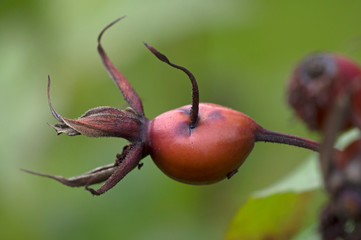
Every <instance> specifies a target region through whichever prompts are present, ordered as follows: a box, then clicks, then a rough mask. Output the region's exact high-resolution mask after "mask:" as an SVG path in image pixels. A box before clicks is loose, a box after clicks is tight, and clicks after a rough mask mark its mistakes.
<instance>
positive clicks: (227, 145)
mask: <svg viewBox="0 0 361 240" xmlns="http://www.w3.org/2000/svg"><path fill="white" fill-rule="evenodd" d="M190 109H191V105H188V106H184V107H180V108H177V109H175V110H171V111H169V112H166V113H163V114H161V115H159V116H158V117H156V118H155V119H154V120H152V122H151V124H150V130H149V139H150V142H149V146H148V148H149V151H150V155H151V156H152V159H153V161H154V162H155V163H156V164H157V166H158V167H159V168H160V169H161V170H162V171H163V172H164V173H165V174H166V175H168V176H169V177H171V178H173V179H175V180H178V181H180V182H185V183H191V184H209V183H214V182H217V181H220V180H222V179H224V178H226V177H227V176H230V175H231V174H232V173H233V172H235V171H237V169H238V168H239V167H240V166H241V165H242V163H243V162H244V160H245V159H246V158H247V156H248V154H249V153H250V152H251V150H252V148H253V146H254V142H255V132H256V131H257V130H258V129H259V128H260V127H259V125H258V124H257V123H256V122H255V121H253V120H252V119H251V118H249V117H248V116H246V115H245V114H243V113H240V112H238V111H235V110H232V109H229V108H226V107H222V106H220V105H216V104H210V103H200V104H199V122H198V124H197V127H196V128H194V129H190V128H189V122H190V118H189V112H190Z"/></svg>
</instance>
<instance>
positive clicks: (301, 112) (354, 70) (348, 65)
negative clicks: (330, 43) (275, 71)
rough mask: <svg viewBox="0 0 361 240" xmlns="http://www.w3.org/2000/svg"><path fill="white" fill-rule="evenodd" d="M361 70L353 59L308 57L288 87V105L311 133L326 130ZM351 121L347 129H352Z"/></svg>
mask: <svg viewBox="0 0 361 240" xmlns="http://www.w3.org/2000/svg"><path fill="white" fill-rule="evenodd" d="M360 76H361V69H360V67H359V66H358V65H357V64H356V63H355V62H353V61H352V60H350V59H348V58H346V57H344V56H340V55H335V54H327V53H325V54H314V55H311V56H308V57H306V58H305V59H304V60H303V61H302V62H301V63H300V64H299V65H298V66H297V67H296V69H295V70H294V72H293V74H292V76H291V80H290V82H289V86H288V102H289V104H290V105H291V106H292V107H293V109H294V110H295V112H296V114H297V116H298V117H300V118H301V119H302V120H303V121H304V122H305V123H306V124H307V126H308V127H309V128H310V129H311V130H323V128H324V127H325V126H324V125H325V119H326V118H327V115H328V114H329V112H330V110H331V109H332V107H333V106H334V103H335V101H336V100H337V98H338V97H339V96H340V94H342V93H343V92H344V91H345V90H346V89H347V88H349V87H350V88H352V87H353V85H354V82H355V81H356V82H357V81H358V82H361V78H360ZM351 125H352V123H351V118H349V119H347V121H346V124H345V126H343V129H346V128H348V127H349V126H351Z"/></svg>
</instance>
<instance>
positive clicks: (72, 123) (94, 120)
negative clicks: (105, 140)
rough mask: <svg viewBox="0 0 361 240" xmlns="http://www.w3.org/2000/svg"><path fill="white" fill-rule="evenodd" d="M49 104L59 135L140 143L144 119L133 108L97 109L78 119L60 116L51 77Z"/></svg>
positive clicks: (54, 126) (53, 126)
mask: <svg viewBox="0 0 361 240" xmlns="http://www.w3.org/2000/svg"><path fill="white" fill-rule="evenodd" d="M47 92H48V103H49V107H50V110H51V113H52V114H53V116H54V118H55V119H56V120H58V121H59V122H60V123H58V124H54V125H51V124H49V125H50V126H51V127H52V128H54V129H55V130H56V133H57V134H58V135H59V134H61V133H65V134H67V135H69V136H76V135H85V136H88V137H121V138H125V139H127V140H129V141H139V140H140V137H141V129H142V125H143V124H142V121H145V120H144V118H143V117H142V116H141V115H139V114H138V113H137V112H135V111H134V110H133V109H132V108H127V109H125V110H120V109H117V108H114V107H96V108H93V109H90V110H88V111H87V112H85V113H84V114H83V115H82V116H80V117H79V118H78V119H69V118H66V117H63V116H61V115H60V114H58V113H57V112H56V111H55V110H54V108H53V106H52V104H51V100H50V94H49V92H50V77H49V78H48V91H47Z"/></svg>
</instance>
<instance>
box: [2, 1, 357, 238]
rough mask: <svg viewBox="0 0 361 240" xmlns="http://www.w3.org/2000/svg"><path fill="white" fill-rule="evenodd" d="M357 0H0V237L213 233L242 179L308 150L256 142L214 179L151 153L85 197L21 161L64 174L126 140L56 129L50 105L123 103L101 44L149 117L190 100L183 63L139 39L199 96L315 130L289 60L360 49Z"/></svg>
mask: <svg viewBox="0 0 361 240" xmlns="http://www.w3.org/2000/svg"><path fill="white" fill-rule="evenodd" d="M360 12H361V2H360V1H356V0H355V1H310V0H307V1H286V0H283V1H266V0H263V1H261V0H253V1H251V0H249V1H236V0H233V1H229V0H227V1H215V0H197V1H194V0H177V1H169V0H153V1H146V0H128V1H121V0H117V1H115V0H104V1H93V2H90V1H85V0H78V1H70V0H63V1H25V0H24V1H20V0H18V1H16V0H15V1H1V3H0V29H1V34H0V103H1V120H0V121H1V138H0V141H1V144H0V154H1V166H0V189H1V193H0V222H1V225H0V235H1V238H2V239H222V238H223V237H224V234H225V232H226V230H227V228H228V225H229V223H230V222H231V219H232V217H233V216H234V214H235V212H236V210H237V209H238V208H239V206H240V205H241V204H242V203H243V202H244V201H245V199H246V198H247V197H248V196H249V194H250V193H252V192H254V191H256V190H259V189H262V188H265V187H267V186H268V185H270V184H271V183H272V182H274V181H276V180H277V179H279V178H281V177H282V176H283V175H285V174H287V173H288V172H289V171H290V170H291V169H293V168H294V167H295V166H296V165H297V164H299V163H300V162H302V161H303V159H304V158H305V157H306V156H308V154H309V152H308V151H306V150H302V149H298V148H295V147H288V146H281V145H276V144H264V143H257V144H256V146H255V149H254V150H253V152H252V153H251V154H250V156H249V157H248V160H247V161H246V162H245V163H244V165H243V166H242V168H241V169H240V171H239V173H237V174H236V175H235V176H234V177H233V178H232V179H231V180H229V181H227V180H225V181H223V182H220V183H217V184H214V185H210V186H190V185H185V184H182V183H178V182H175V181H174V180H171V179H169V178H168V177H166V176H165V175H164V174H163V173H162V172H161V171H159V170H158V169H157V167H156V166H155V165H154V164H153V162H152V161H151V159H150V158H149V157H148V158H146V159H145V160H144V161H143V162H144V167H143V168H142V169H141V170H140V171H138V170H134V171H133V172H131V173H130V174H129V175H128V176H127V177H126V178H125V179H124V180H123V181H122V182H120V183H119V184H118V185H117V186H116V187H115V188H114V189H112V190H111V191H109V192H108V193H107V194H105V195H104V196H101V197H92V196H91V195H90V194H89V193H88V192H86V191H84V190H83V189H81V188H80V189H71V188H68V187H65V186H62V185H60V184H59V183H56V182H55V181H51V180H48V179H44V178H40V177H36V176H31V175H29V174H26V173H24V172H22V171H20V170H19V169H20V168H25V169H30V170H34V171H41V172H46V173H50V174H55V175H63V176H73V175H77V174H80V173H83V172H85V171H88V170H90V169H93V168H95V167H96V166H100V165H105V164H108V163H111V162H113V161H114V160H115V154H116V153H118V152H121V149H122V146H124V145H125V144H126V141H124V140H121V139H115V138H108V139H100V138H86V137H84V136H78V137H68V136H58V137H57V136H56V135H55V133H54V131H53V130H52V129H51V128H50V127H48V126H47V124H46V123H47V122H49V123H55V120H54V119H53V118H52V116H51V114H50V111H49V109H48V106H47V98H46V84H47V75H48V74H50V76H51V77H52V89H51V95H52V101H53V105H54V108H55V109H56V110H57V111H58V112H59V113H60V114H62V115H64V116H67V117H71V118H76V117H78V116H80V115H81V114H82V113H83V112H85V111H86V110H87V109H89V108H93V107H96V106H101V105H105V106H115V107H124V106H125V103H124V101H123V100H122V97H121V94H120V93H119V92H118V89H117V88H116V87H115V85H114V83H113V82H112V81H111V80H110V78H109V77H108V75H107V73H106V71H105V70H104V67H103V65H102V63H101V61H100V58H99V56H98V54H97V52H96V38H97V35H98V34H99V32H100V30H101V29H102V28H103V27H104V26H105V25H107V24H108V23H110V22H111V21H112V20H114V19H116V18H118V17H120V16H123V15H127V17H126V18H125V19H124V20H122V21H121V22H120V23H118V24H117V25H115V26H114V27H113V28H111V29H110V30H109V31H108V32H107V33H106V34H105V36H104V38H103V44H104V48H105V50H106V51H107V52H108V54H109V56H110V58H111V59H112V61H113V62H114V63H115V65H116V66H118V67H119V69H120V70H121V71H122V72H123V73H124V74H125V75H126V76H127V78H128V80H129V81H130V82H131V84H132V85H133V87H134V88H135V89H136V90H137V92H138V93H139V95H140V96H141V97H142V99H143V104H144V108H145V111H146V116H147V117H148V118H150V119H152V118H154V117H155V116H157V115H158V114H160V113H162V112H165V111H167V110H170V109H173V108H176V107H179V106H182V105H186V104H189V103H190V97H191V91H190V83H189V81H188V79H187V77H186V76H185V75H184V74H183V73H181V72H180V71H177V70H174V69H171V68H170V67H169V66H167V65H166V64H164V63H161V62H159V61H158V60H157V59H156V58H155V57H154V56H152V55H151V54H150V53H149V52H148V50H147V49H146V48H145V47H144V46H143V44H142V42H143V41H145V42H147V43H149V44H151V45H153V46H154V47H155V48H157V49H158V50H159V51H161V52H162V53H164V54H166V55H167V56H168V57H169V58H170V59H171V60H172V61H173V62H174V63H176V64H179V65H183V66H185V67H187V68H188V69H189V70H191V71H192V72H193V73H194V75H195V76H196V77H197V79H198V84H199V88H200V98H201V101H203V102H213V103H218V104H222V105H225V106H228V107H231V108H234V109H237V110H239V111H242V112H244V113H245V114H247V115H249V116H251V117H252V118H253V119H254V120H256V121H257V122H258V123H259V124H260V125H262V126H263V127H265V128H268V129H271V130H275V131H282V132H287V133H290V134H296V135H301V136H304V137H309V138H313V139H316V140H317V138H318V136H317V135H315V134H311V133H309V132H308V131H307V129H306V128H305V127H304V126H303V125H302V123H300V122H299V121H298V120H297V119H295V117H294V116H293V113H292V111H291V110H290V109H289V107H288V106H287V104H286V93H285V90H286V83H287V79H288V76H289V75H290V71H291V69H292V68H293V66H294V65H295V64H296V63H297V62H298V61H299V59H300V58H302V57H303V56H305V55H307V54H309V53H311V52H315V51H332V52H339V53H342V54H346V55H349V56H350V57H352V58H353V59H355V60H356V61H359V62H360V61H361V51H360V49H361V25H360V22H361V14H360Z"/></svg>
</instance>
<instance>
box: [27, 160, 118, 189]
mask: <svg viewBox="0 0 361 240" xmlns="http://www.w3.org/2000/svg"><path fill="white" fill-rule="evenodd" d="M117 167H118V166H117V165H116V164H114V163H112V164H109V165H105V166H102V167H98V168H95V169H94V170H92V171H90V172H87V173H84V174H82V175H79V176H76V177H70V178H65V177H62V176H54V175H50V174H46V173H39V172H34V171H30V170H26V169H22V170H23V171H25V172H27V173H31V174H34V175H38V176H42V177H47V178H51V179H54V180H56V181H58V182H61V183H62V184H64V185H66V186H69V187H83V186H89V185H92V184H96V183H101V182H104V181H105V180H107V179H108V178H109V177H110V176H111V175H112V174H113V173H114V172H115V170H116V169H117Z"/></svg>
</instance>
